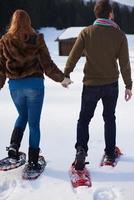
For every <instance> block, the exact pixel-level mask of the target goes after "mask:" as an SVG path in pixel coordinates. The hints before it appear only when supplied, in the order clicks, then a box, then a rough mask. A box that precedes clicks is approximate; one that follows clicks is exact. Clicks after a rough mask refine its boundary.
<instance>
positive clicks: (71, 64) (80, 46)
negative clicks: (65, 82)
mask: <svg viewBox="0 0 134 200" xmlns="http://www.w3.org/2000/svg"><path fill="white" fill-rule="evenodd" d="M83 50H84V39H83V31H81V33H80V34H79V36H78V38H77V39H76V42H75V44H74V46H73V48H72V50H71V52H70V54H69V57H68V59H67V63H66V67H65V69H64V74H65V76H69V75H70V73H71V72H72V71H73V70H74V68H75V66H76V63H77V62H78V60H79V58H80V57H81V55H82V53H83Z"/></svg>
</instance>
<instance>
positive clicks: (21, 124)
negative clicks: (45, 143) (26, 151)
mask: <svg viewBox="0 0 134 200" xmlns="http://www.w3.org/2000/svg"><path fill="white" fill-rule="evenodd" d="M10 93H11V97H12V100H13V102H14V104H15V106H16V109H17V111H18V114H19V116H18V118H17V120H16V123H15V128H21V129H22V130H25V128H26V124H27V122H28V124H29V131H30V136H29V147H31V148H33V149H37V148H39V142H40V115H41V110H42V104H43V98H44V88H42V89H16V90H10Z"/></svg>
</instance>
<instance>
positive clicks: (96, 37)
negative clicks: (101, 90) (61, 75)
mask: <svg viewBox="0 0 134 200" xmlns="http://www.w3.org/2000/svg"><path fill="white" fill-rule="evenodd" d="M83 51H84V53H85V56H86V63H85V67H84V79H83V82H84V84H85V85H103V84H109V83H113V82H116V81H117V80H118V77H119V70H118V65H117V59H119V62H120V67H121V71H122V69H123V68H124V67H125V68H127V65H129V56H128V45H127V39H126V36H125V34H124V33H123V32H122V31H121V30H120V29H119V28H115V27H112V26H100V25H92V26H89V27H87V28H85V29H83V30H82V31H81V33H80V34H79V37H78V38H77V41H76V43H75V45H74V47H73V49H72V51H71V53H70V55H69V59H68V61H67V64H66V69H65V74H66V75H67V74H68V73H70V72H71V71H73V68H74V66H75V64H76V62H77V61H78V59H79V57H80V56H81V53H82V52H83ZM123 73H125V72H123ZM123 76H124V75H123ZM127 76H129V73H128V74H125V79H126V80H128V83H127V84H128V85H129V84H130V80H129V77H127Z"/></svg>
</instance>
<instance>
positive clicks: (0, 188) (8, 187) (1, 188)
mask: <svg viewBox="0 0 134 200" xmlns="http://www.w3.org/2000/svg"><path fill="white" fill-rule="evenodd" d="M15 187H16V181H15V180H9V179H5V180H4V181H3V180H2V181H0V200H6V199H7V198H8V197H9V196H10V195H11V194H12V192H13V191H14V189H15Z"/></svg>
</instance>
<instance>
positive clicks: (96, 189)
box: [0, 28, 134, 200]
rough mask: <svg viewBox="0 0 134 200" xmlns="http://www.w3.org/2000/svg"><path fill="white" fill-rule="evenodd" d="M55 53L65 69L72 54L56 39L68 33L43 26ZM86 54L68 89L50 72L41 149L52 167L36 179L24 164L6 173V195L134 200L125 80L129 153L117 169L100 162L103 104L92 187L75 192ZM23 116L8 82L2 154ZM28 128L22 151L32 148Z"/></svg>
mask: <svg viewBox="0 0 134 200" xmlns="http://www.w3.org/2000/svg"><path fill="white" fill-rule="evenodd" d="M41 32H43V33H44V34H45V39H46V42H47V45H48V48H49V51H50V53H51V56H52V58H53V60H54V61H55V63H56V64H57V65H58V66H59V68H60V69H62V70H63V69H64V66H65V63H66V60H67V57H59V56H58V43H57V42H54V41H55V39H56V38H57V37H58V36H59V35H60V34H61V33H62V32H63V30H62V31H57V30H55V29H54V28H44V29H42V30H41ZM127 37H128V41H129V48H130V60H131V66H132V77H134V35H130V36H129V35H128V36H127ZM84 62H85V58H81V59H80V60H79V62H78V64H77V66H76V68H75V70H74V72H73V73H72V75H71V78H72V80H73V81H74V83H73V84H72V85H70V87H69V89H64V88H62V87H61V85H60V84H59V83H55V82H54V81H52V80H50V79H49V78H47V77H46V80H45V85H46V92H45V99H44V106H43V110H42V119H41V132H42V133H41V135H42V136H41V145H40V147H41V149H42V154H43V155H45V157H46V160H47V166H46V170H45V172H44V173H43V174H42V176H41V177H40V178H38V179H37V180H35V181H24V180H22V179H21V172H22V169H23V166H22V167H20V168H18V169H15V170H12V171H8V172H0V200H26V199H28V200H44V199H46V200H55V199H56V200H63V199H64V200H87V199H88V200H133V199H134V189H133V188H134V118H133V113H134V99H133V97H132V99H131V100H130V101H129V102H127V103H126V102H125V100H124V90H125V87H124V83H123V81H122V78H120V80H119V84H120V93H119V99H118V104H117V110H116V116H117V146H119V147H120V148H121V150H122V152H123V153H124V155H123V156H122V158H121V160H120V162H119V163H118V165H117V166H116V168H111V167H99V162H100V159H101V156H102V154H103V150H104V133H103V131H104V130H103V119H102V104H101V102H99V103H98V106H97V108H96V111H95V116H94V118H93V119H92V121H91V124H90V141H89V152H88V158H87V161H89V162H90V164H89V165H88V166H87V167H88V168H89V169H90V173H91V178H92V187H91V188H89V189H87V188H84V187H83V188H79V189H78V190H77V192H75V191H73V190H72V188H71V185H70V182H69V176H68V169H69V166H70V165H71V163H72V162H73V160H74V156H75V149H74V144H75V138H76V124H77V119H78V115H79V109H80V99H81V91H82V77H83V73H82V70H83V65H84ZM16 117H17V112H16V109H15V107H14V105H13V102H12V100H11V98H10V95H9V91H8V84H6V85H5V87H4V88H3V89H2V90H1V91H0V129H1V142H0V149H1V154H0V159H2V158H3V157H5V156H6V155H7V152H6V151H5V147H6V146H8V145H9V141H10V135H11V132H12V129H13V126H14V122H15V119H16ZM27 149H28V127H27V129H26V131H25V135H24V138H23V141H22V146H21V150H22V151H25V152H26V153H27Z"/></svg>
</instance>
